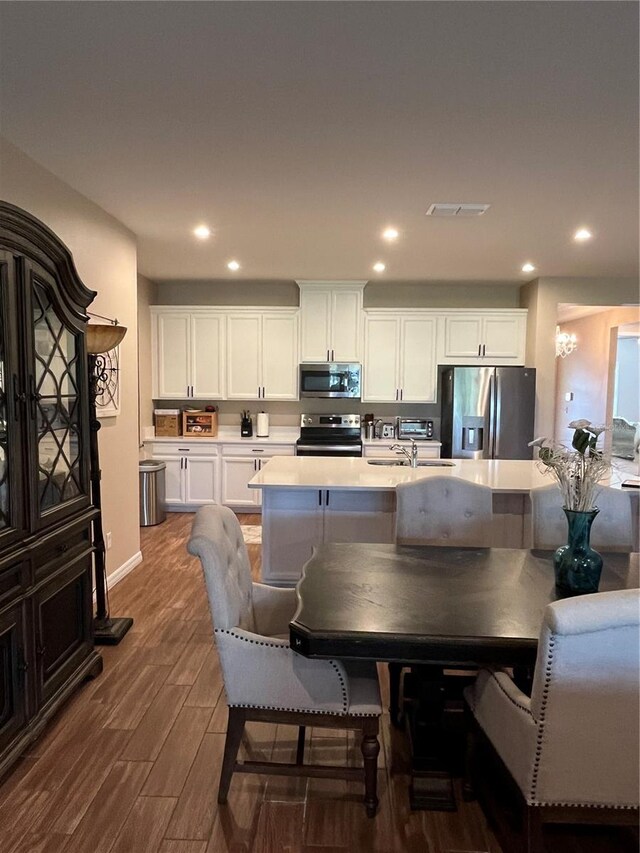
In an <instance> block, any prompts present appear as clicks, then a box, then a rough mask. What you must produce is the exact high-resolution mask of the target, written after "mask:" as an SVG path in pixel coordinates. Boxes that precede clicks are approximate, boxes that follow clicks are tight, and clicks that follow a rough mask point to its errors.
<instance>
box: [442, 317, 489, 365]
mask: <svg viewBox="0 0 640 853" xmlns="http://www.w3.org/2000/svg"><path fill="white" fill-rule="evenodd" d="M444 324H445V327H444V354H445V355H446V356H448V357H449V358H471V359H472V358H478V356H479V355H480V347H481V344H482V317H479V316H477V315H473V314H467V315H465V314H458V315H454V316H450V317H445V320H444Z"/></svg>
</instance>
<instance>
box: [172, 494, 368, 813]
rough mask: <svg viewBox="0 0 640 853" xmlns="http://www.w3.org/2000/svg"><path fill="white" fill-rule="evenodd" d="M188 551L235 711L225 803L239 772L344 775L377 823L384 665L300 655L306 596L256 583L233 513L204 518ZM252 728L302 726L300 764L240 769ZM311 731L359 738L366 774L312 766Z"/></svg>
mask: <svg viewBox="0 0 640 853" xmlns="http://www.w3.org/2000/svg"><path fill="white" fill-rule="evenodd" d="M188 550H189V553H190V554H193V555H194V556H196V557H199V558H200V562H201V564H202V569H203V572H204V579H205V584H206V588H207V595H208V598H209V606H210V609H211V616H212V620H213V626H214V628H213V632H214V636H215V642H216V646H217V649H218V654H219V656H220V664H221V668H222V676H223V681H224V688H225V692H226V696H227V703H228V705H229V721H228V725H227V736H226V741H225V750H224V758H223V763H222V770H221V773H220V785H219V789H218V802H220V803H224V802H226V800H227V793H228V790H229V785H230V782H231V777H232V775H233V773H234V772H245V773H247V772H251V773H265V774H268V773H277V774H279V775H298V776H318V777H322V778H327V777H334V778H336V779H347V780H351V781H353V780H361V781H364V785H365V796H364V803H365V806H366V810H367V814H368V815H369V817H373V815H374V814H375V812H376V808H377V803H378V798H377V793H376V785H377V757H378V753H379V750H380V746H379V743H378V722H379V717H380V714H381V713H382V707H381V703H380V687H379V683H378V675H377V670H376V665H375V663H373V662H371V663H369V662H342V661H337V660H311V659H309V658H305V657H303V656H302V655H299V654H296V652H294V651H293V650H292V649H291V647H290V646H289V640H288V635H289V622H290V620H291V619H292V618H293V615H294V611H295V609H296V603H297V599H296V592H295V590H294V589H279V588H277V587H271V586H267V585H265V584H259V583H253V582H252V579H251V568H250V564H249V557H248V554H247V549H246V546H245V543H244V539H243V537H242V530H241V529H240V524H239V522H238V519H237V518H236V516H235V515H234V513H233V512H232V511H231V510H230V509H228V508H227V507H219V506H206V507H202V508H201V509H199V510H198V512H197V513H196V517H195V520H194V522H193V526H192V528H191V538H190V539H189V544H188ZM248 721H259V722H270V723H282V724H285V725H295V726H298V727H299V737H298V751H297V757H296V762H295V764H286V765H283V764H282V763H278V762H266V761H265V762H255V761H245V762H238V761H237V760H236V758H237V754H238V749H239V746H240V742H241V739H242V735H243V732H244V726H245V723H246V722H248ZM306 726H313V727H325V728H337V729H351V730H355V731H358V732H359V733H360V735H361V750H362V755H363V759H364V768H363V769H362V768H356V767H327V766H326V765H323V766H315V765H307V764H304V763H303V757H304V755H303V753H304V737H305V727H306Z"/></svg>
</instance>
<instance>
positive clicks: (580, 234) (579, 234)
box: [573, 228, 593, 243]
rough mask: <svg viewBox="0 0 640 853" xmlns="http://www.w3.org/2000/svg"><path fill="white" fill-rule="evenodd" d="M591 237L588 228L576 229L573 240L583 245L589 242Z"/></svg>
mask: <svg viewBox="0 0 640 853" xmlns="http://www.w3.org/2000/svg"><path fill="white" fill-rule="evenodd" d="M592 237H593V234H592V233H591V231H589V229H588V228H578V230H577V231H576V233H575V234H574V235H573V239H574V240H577V241H578V243H584V242H585V240H590V239H591V238H592Z"/></svg>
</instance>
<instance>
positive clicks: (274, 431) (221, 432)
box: [144, 424, 300, 445]
mask: <svg viewBox="0 0 640 853" xmlns="http://www.w3.org/2000/svg"><path fill="white" fill-rule="evenodd" d="M254 429H255V427H254ZM299 437H300V428H299V427H271V429H270V430H269V435H268V437H267V438H258V437H257V436H256V435H255V434H254V435H253V436H252V437H251V438H245V437H244V436H241V435H240V424H238V426H221V427H219V428H218V434H217V435H216V436H211V437H209V436H207V437H206V438H194V437H193V436H189V435H176V436H172V435H157V436H156V437H155V438H146V439H145V441H144V443H145V444H155V443H156V442H158V441H162V442H164V441H167V442H170V443H174V444H185V443H186V444H194V445H201V444H207V443H209V444H235V443H238V444H295V443H296V441H297V440H298V438H299Z"/></svg>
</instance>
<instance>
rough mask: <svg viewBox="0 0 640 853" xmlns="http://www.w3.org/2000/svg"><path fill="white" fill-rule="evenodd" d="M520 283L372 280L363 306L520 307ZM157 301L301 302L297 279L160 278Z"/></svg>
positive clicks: (176, 303)
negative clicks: (165, 279) (199, 279)
mask: <svg viewBox="0 0 640 853" xmlns="http://www.w3.org/2000/svg"><path fill="white" fill-rule="evenodd" d="M519 289H520V285H519V283H511V284H508V283H507V284H505V283H504V282H503V283H493V282H486V281H484V282H483V281H478V282H470V281H460V282H458V281H449V282H445V281H412V282H402V281H370V282H369V283H368V284H367V286H366V287H365V289H364V307H365V308H518V307H519ZM157 300H158V301H157V304H158V305H288V306H292V305H293V306H295V305H299V304H300V289H299V288H298V285H297V284H296V283H295V281H246V280H240V281H235V280H233V281H229V280H215V281H213V280H212V281H161V282H158V289H157Z"/></svg>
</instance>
